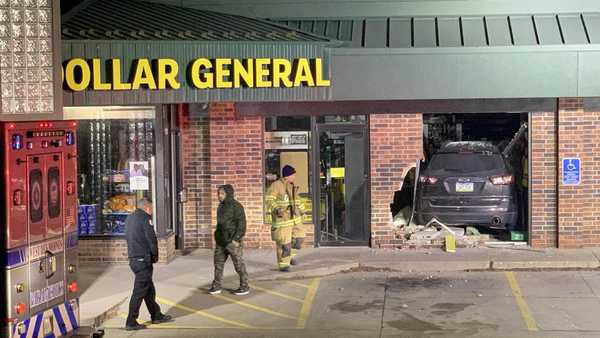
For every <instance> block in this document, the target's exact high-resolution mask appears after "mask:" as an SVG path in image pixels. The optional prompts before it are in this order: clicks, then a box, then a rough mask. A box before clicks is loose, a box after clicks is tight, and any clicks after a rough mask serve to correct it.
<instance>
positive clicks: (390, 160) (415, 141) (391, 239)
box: [370, 114, 423, 248]
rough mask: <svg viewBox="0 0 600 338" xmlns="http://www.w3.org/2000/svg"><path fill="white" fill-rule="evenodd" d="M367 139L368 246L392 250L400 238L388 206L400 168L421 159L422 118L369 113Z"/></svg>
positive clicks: (398, 184)
mask: <svg viewBox="0 0 600 338" xmlns="http://www.w3.org/2000/svg"><path fill="white" fill-rule="evenodd" d="M370 140H371V145H370V152H371V246H372V247H374V248H393V247H397V246H399V245H401V244H402V242H403V239H402V236H401V234H399V233H396V232H395V229H394V228H393V226H392V214H391V211H390V203H392V201H393V197H394V191H396V190H400V188H401V184H402V182H403V180H404V175H405V174H406V173H405V172H404V169H405V168H407V167H409V166H410V165H414V163H415V162H416V161H417V160H418V159H421V158H422V156H423V116H422V115H421V114H373V115H371V117H370Z"/></svg>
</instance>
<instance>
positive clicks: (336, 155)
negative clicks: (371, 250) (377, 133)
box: [315, 125, 370, 245]
mask: <svg viewBox="0 0 600 338" xmlns="http://www.w3.org/2000/svg"><path fill="white" fill-rule="evenodd" d="M317 135H318V141H317V142H318V147H317V150H318V160H317V161H316V163H315V165H317V166H318V168H317V170H315V173H319V179H318V180H319V184H318V185H316V187H317V189H318V191H317V192H316V195H317V196H318V200H319V203H315V206H316V207H317V210H318V213H317V215H319V218H318V219H320V222H318V225H317V232H318V233H317V236H316V237H317V240H318V241H319V244H320V245H368V241H369V233H370V230H369V226H368V222H367V217H368V214H369V213H368V205H369V203H368V194H367V182H368V168H367V163H368V156H367V154H368V151H367V148H368V147H367V145H368V143H367V136H366V131H365V126H364V125H317Z"/></svg>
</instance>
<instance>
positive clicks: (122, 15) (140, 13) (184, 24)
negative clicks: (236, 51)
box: [62, 0, 329, 42]
mask: <svg viewBox="0 0 600 338" xmlns="http://www.w3.org/2000/svg"><path fill="white" fill-rule="evenodd" d="M62 19H63V22H62V38H63V40H171V41H173V40H192V41H257V42H258V41H260V42H271V41H273V42H276V41H281V42H328V41H329V39H327V38H324V37H321V36H316V35H314V34H311V33H308V32H302V31H300V30H298V29H294V28H289V27H287V26H282V25H278V24H276V23H273V22H269V21H266V20H260V19H253V18H247V17H244V16H239V15H231V14H223V13H217V12H213V11H207V10H200V9H190V8H183V7H178V6H172V5H165V4H160V3H153V2H145V1H131V0H88V1H86V2H84V3H82V4H81V5H79V6H77V7H75V8H74V9H73V10H71V11H70V12H69V13H67V14H66V15H64V16H63V18H62Z"/></svg>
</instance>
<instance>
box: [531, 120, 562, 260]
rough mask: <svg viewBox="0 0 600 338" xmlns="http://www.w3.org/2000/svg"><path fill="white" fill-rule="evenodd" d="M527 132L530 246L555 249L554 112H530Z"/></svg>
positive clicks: (555, 176)
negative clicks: (529, 169)
mask: <svg viewBox="0 0 600 338" xmlns="http://www.w3.org/2000/svg"><path fill="white" fill-rule="evenodd" d="M530 132H531V135H532V136H531V139H530V142H529V145H530V147H531V159H530V165H531V174H530V178H531V185H530V190H529V193H530V195H531V206H530V210H531V245H532V246H533V247H537V248H550V247H556V245H557V243H556V239H557V232H556V224H557V215H558V214H557V200H556V198H557V194H556V184H557V181H556V179H557V165H558V164H557V156H558V154H557V151H558V150H557V136H558V131H557V114H556V112H543V113H532V116H531V126H530Z"/></svg>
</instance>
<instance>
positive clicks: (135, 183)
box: [62, 0, 600, 261]
mask: <svg viewBox="0 0 600 338" xmlns="http://www.w3.org/2000/svg"><path fill="white" fill-rule="evenodd" d="M442 2H443V1H442ZM193 5H194V3H193V2H191V5H190V6H191V7H193ZM305 5H306V6H305V7H306V8H307V9H308V12H302V11H294V10H293V9H292V8H287V10H286V9H285V8H283V7H285V6H283V7H282V8H283V9H281V10H279V11H278V10H272V11H271V12H269V11H268V10H267V9H266V7H264V8H263V10H264V13H261V12H260V10H261V6H255V7H253V8H254V10H255V11H256V12H255V15H256V16H259V17H263V18H270V19H273V20H271V21H266V20H258V19H250V18H246V17H239V16H236V15H235V14H224V13H218V12H211V11H206V10H203V9H193V8H183V7H176V6H171V5H163V4H152V3H144V2H138V1H130V2H120V1H112V0H111V1H91V2H89V3H88V4H87V5H86V6H82V7H79V8H76V9H75V10H74V11H73V12H71V13H69V14H67V15H66V16H65V17H64V18H63V30H62V34H63V60H64V63H63V77H64V95H63V99H64V105H65V117H66V118H74V119H78V120H80V124H79V126H80V129H81V130H80V141H79V146H80V153H82V154H84V156H83V157H82V158H81V159H80V163H81V165H80V185H81V186H80V190H81V191H82V192H83V193H82V195H81V196H80V204H82V205H84V206H86V208H87V209H86V210H87V211H89V213H87V211H86V213H85V215H81V217H82V224H83V227H81V230H80V231H81V235H80V236H81V238H82V241H81V251H82V254H81V257H82V259H83V260H101V261H124V260H125V258H126V253H125V244H124V240H123V238H122V233H123V230H124V229H123V228H122V220H123V218H124V217H126V215H127V213H128V212H130V211H131V209H132V208H133V207H135V203H136V201H137V199H139V198H140V197H143V196H148V197H153V199H154V201H155V206H156V216H155V224H156V227H157V232H158V234H159V237H160V238H161V257H163V260H169V259H171V258H172V257H173V256H174V253H175V249H176V248H178V249H181V250H188V249H194V248H199V247H211V246H212V231H213V226H214V224H215V218H216V215H215V212H216V206H217V199H216V189H217V187H218V186H219V185H221V184H224V183H229V184H232V185H234V187H235V189H236V196H237V197H238V199H239V200H240V202H241V203H242V204H243V205H244V206H245V208H246V213H247V217H248V224H249V228H248V234H247V237H246V246H248V247H270V246H271V245H272V244H271V239H270V225H269V219H268V215H265V213H264V206H263V200H264V191H265V189H266V187H267V186H268V185H269V184H270V183H271V182H272V181H273V180H275V179H277V178H278V175H279V172H280V169H281V167H282V166H283V165H285V164H292V165H293V166H294V167H295V168H296V170H297V171H298V182H297V183H298V185H299V186H300V189H301V191H300V192H301V196H302V197H303V198H304V199H305V203H306V204H307V206H309V207H311V209H312V213H311V216H312V217H306V219H305V221H306V225H307V228H308V229H309V230H310V231H309V233H310V235H309V236H310V238H311V239H312V242H313V243H314V244H315V245H340V244H350V245H365V246H366V245H369V246H371V247H374V248H395V247H402V246H405V245H406V244H407V242H406V238H405V236H404V233H403V231H404V230H403V229H402V228H398V227H395V226H394V224H393V218H392V212H391V210H390V204H392V203H393V202H394V196H395V193H396V192H398V191H400V190H401V188H402V187H403V185H406V184H409V183H410V180H406V182H405V176H406V175H407V173H408V172H409V171H410V168H411V167H414V166H415V163H416V161H418V160H420V159H423V158H426V157H427V156H428V153H429V152H430V151H432V150H431V149H433V150H435V140H436V138H435V135H438V134H440V133H442V134H443V133H445V134H444V135H443V137H446V139H449V138H448V134H449V133H450V134H452V135H453V136H452V137H455V138H457V139H478V140H479V139H488V140H493V141H497V142H499V143H501V142H503V141H510V139H511V138H513V135H516V134H517V133H518V132H519V130H521V129H522V126H523V125H526V126H527V129H523V130H527V132H526V134H527V135H528V136H529V137H528V140H529V142H528V143H527V146H526V147H525V148H523V149H525V150H522V151H524V153H525V154H527V156H528V157H529V158H530V159H531V160H530V161H529V164H528V167H527V170H528V172H529V179H528V184H527V186H528V195H527V196H528V197H527V198H526V200H527V204H526V208H527V211H528V212H524V213H523V214H524V215H526V216H525V217H523V225H524V226H525V227H524V228H525V229H526V233H527V235H528V238H529V243H530V244H531V245H532V246H534V247H556V246H559V247H577V246H583V245H598V244H600V237H599V236H598V235H596V233H597V230H596V229H597V227H598V219H599V216H598V213H597V212H596V211H595V210H597V207H600V205H597V204H598V203H600V202H599V201H598V199H597V198H595V195H594V194H595V193H594V191H595V190H594V189H595V187H596V185H597V180H596V178H597V174H596V173H597V171H598V170H597V168H598V167H600V162H598V160H597V158H596V157H594V153H595V152H597V151H598V150H600V149H597V147H596V144H600V142H596V140H597V139H598V137H600V136H598V135H600V133H597V132H596V128H598V125H599V124H600V120H599V119H598V118H597V117H596V114H595V113H594V111H597V110H598V108H599V107H600V105H599V104H598V101H597V100H596V99H594V98H593V97H594V96H599V93H600V84H598V83H597V81H594V79H595V78H596V75H595V73H597V71H599V70H600V61H598V60H600V58H598V56H599V53H600V49H599V48H598V45H596V44H595V43H594V42H595V41H596V40H595V39H597V37H598V36H600V16H598V15H597V14H596V13H600V8H597V9H595V8H592V7H593V6H592V5H590V6H588V7H586V8H583V9H580V10H579V11H578V12H577V13H576V14H575V15H574V16H573V14H572V9H568V10H569V11H570V12H569V13H568V14H563V13H562V12H560V11H558V12H556V14H552V15H549V16H548V15H542V14H540V15H537V14H536V13H531V14H528V15H527V16H523V15H516V14H515V15H506V14H505V13H504V14H502V15H499V14H494V13H495V12H497V11H500V9H493V8H490V9H489V10H490V13H489V15H488V14H487V13H466V14H465V15H462V16H461V15H459V14H457V13H453V15H445V13H440V16H439V17H438V16H436V14H437V13H429V14H428V15H426V16H423V13H417V12H415V15H414V16H412V15H410V13H411V12H410V11H409V12H407V13H409V14H406V15H401V14H398V15H397V16H390V15H391V14H389V13H393V11H392V12H388V14H385V15H384V14H382V13H385V10H383V7H381V6H379V7H377V6H375V7H374V8H375V9H377V8H379V9H380V13H379V14H378V13H375V12H373V13H371V12H364V13H365V15H366V14H367V13H370V14H372V16H364V15H363V16H361V17H360V18H359V19H357V18H356V16H355V15H354V14H352V13H350V12H348V13H346V11H345V10H343V11H342V12H339V13H338V14H339V15H341V17H339V16H335V15H333V13H330V14H331V16H330V17H322V16H319V15H318V13H317V12H314V11H313V12H312V13H310V8H311V6H309V5H308V4H305ZM413 5H414V4H413ZM198 6H201V5H198ZM290 6H291V5H290ZM290 6H288V7H290ZM382 6H383V5H382ZM415 6H416V5H415ZM242 7H244V6H237V7H236V6H232V7H227V6H224V7H223V8H213V9H215V10H218V11H221V12H226V11H229V12H236V11H242V12H243V11H244V9H243V8H242ZM291 7H293V6H291ZM392 7H393V6H392ZM417 7H418V6H417ZM340 8H342V9H344V8H345V9H348V8H350V7H349V5H343V4H342V7H340ZM542 9H543V8H540V12H539V13H546V12H545V11H543V10H542ZM446 10H447V9H446ZM463 10H465V9H463ZM559 10H560V9H559ZM564 10H565V11H567V9H564ZM248 13H249V12H248ZM286 13H287V14H286ZM290 13H293V14H290ZM324 13H327V11H325V12H324ZM340 13H341V14H340ZM284 14H285V15H284ZM351 14H352V15H351ZM355 14H356V13H355ZM417 14H419V15H417ZM442 14H444V15H442ZM446 14H447V13H446ZM451 14H452V13H451ZM293 15H296V17H293ZM311 15H312V16H311ZM323 15H326V14H323ZM309 16H310V20H309V19H308V17H309ZM92 18H93V19H94V20H92ZM124 18H127V20H125V19H124ZM532 18H533V19H532ZM556 18H558V19H559V20H557V19H556ZM107 22H108V23H110V25H109V24H105V23H107ZM565 97H566V98H565ZM473 113H478V114H473ZM449 114H450V115H449ZM498 114H501V115H498ZM499 116H500V117H499ZM440 121H442V122H440ZM486 121H488V122H489V123H488V122H486ZM490 121H496V122H497V123H499V125H496V126H494V125H493V123H492V122H490ZM498 121H499V122H498ZM440 123H441V124H440ZM486 123H487V124H486ZM440 125H441V126H442V127H440ZM477 126H479V127H480V128H477ZM481 126H485V128H481ZM510 128H512V129H510ZM478 129H479V130H478ZM481 129H486V130H487V134H486V135H480V134H478V132H480V131H481ZM509 129H510V130H509ZM521 134H523V133H522V132H521ZM494 135H496V136H497V135H502V137H503V139H500V138H497V139H495V138H494ZM598 141H600V140H598ZM430 148H431V149H430ZM563 158H579V159H580V161H581V173H580V174H581V181H580V182H579V184H578V185H568V182H566V183H567V184H563V181H562V180H561V176H560V175H559V174H560V172H561V170H562V161H561V159H563ZM134 177H136V178H135V180H134V179H133V178H134ZM90 215H91V216H90Z"/></svg>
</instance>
